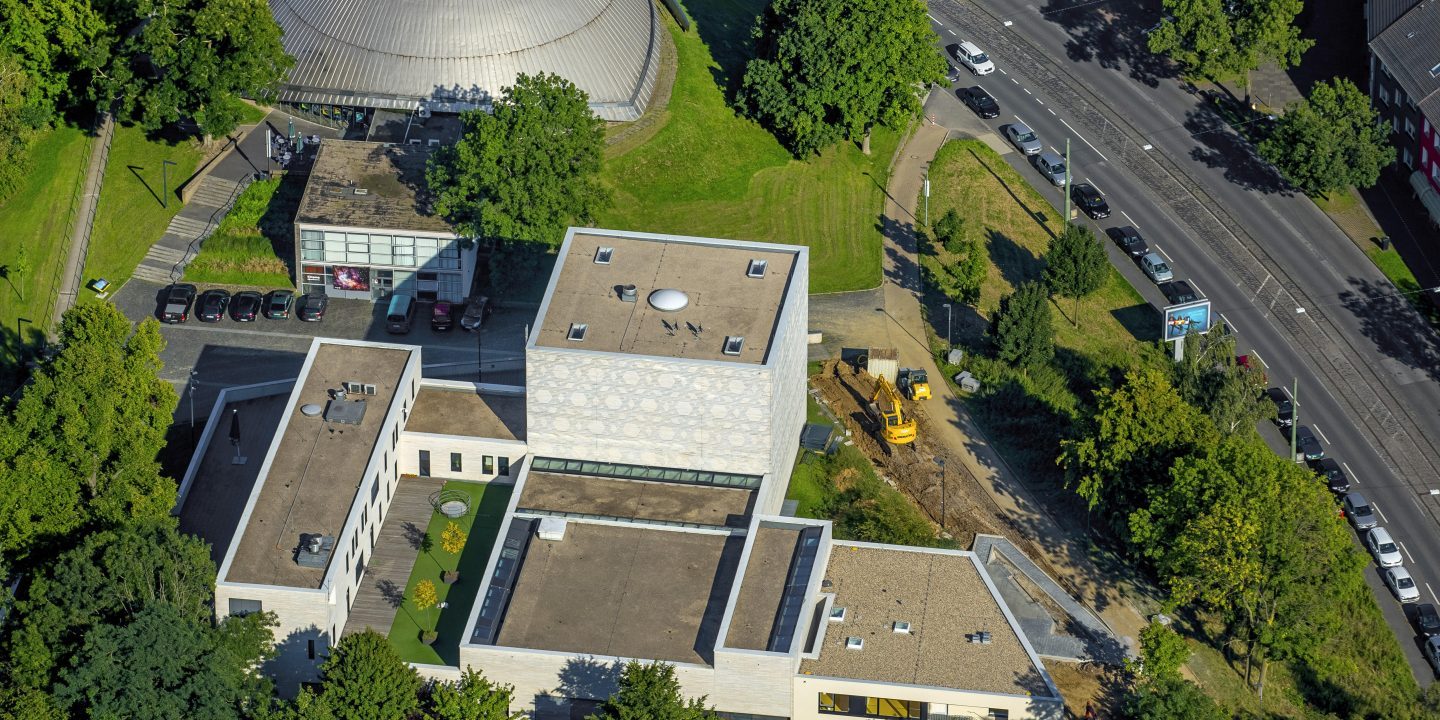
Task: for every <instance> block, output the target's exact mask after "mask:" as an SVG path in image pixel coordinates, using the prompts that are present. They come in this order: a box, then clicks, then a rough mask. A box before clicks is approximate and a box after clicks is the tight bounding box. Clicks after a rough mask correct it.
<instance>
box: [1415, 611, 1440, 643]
mask: <svg viewBox="0 0 1440 720" xmlns="http://www.w3.org/2000/svg"><path fill="white" fill-rule="evenodd" d="M1415 629H1416V630H1417V631H1419V632H1420V635H1421V637H1427V638H1433V637H1435V636H1436V635H1440V610H1436V609H1435V605H1434V604H1433V603H1421V604H1419V605H1416V606H1415Z"/></svg>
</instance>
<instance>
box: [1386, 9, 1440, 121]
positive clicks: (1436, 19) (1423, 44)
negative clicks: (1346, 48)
mask: <svg viewBox="0 0 1440 720" xmlns="http://www.w3.org/2000/svg"><path fill="white" fill-rule="evenodd" d="M1370 49H1371V51H1373V52H1374V53H1375V56H1376V57H1378V58H1380V61H1381V62H1383V63H1385V68H1386V69H1387V70H1389V71H1390V74H1391V75H1392V76H1394V78H1395V81H1396V82H1398V83H1400V87H1401V88H1403V89H1404V90H1405V94H1406V95H1409V96H1410V100H1411V101H1412V102H1414V103H1415V105H1416V106H1417V107H1419V108H1420V112H1421V113H1423V114H1424V115H1425V117H1427V118H1430V121H1431V123H1435V122H1436V121H1440V0H1425V1H1424V2H1421V3H1420V4H1418V5H1416V6H1415V7H1414V8H1411V10H1410V12H1407V13H1405V14H1404V15H1403V16H1401V17H1400V19H1399V20H1396V21H1395V22H1393V23H1391V24H1390V27H1388V28H1386V29H1385V32H1382V33H1380V36H1379V37H1377V38H1375V39H1374V40H1372V41H1371V42H1370Z"/></svg>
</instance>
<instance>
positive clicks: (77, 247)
mask: <svg viewBox="0 0 1440 720" xmlns="http://www.w3.org/2000/svg"><path fill="white" fill-rule="evenodd" d="M114 136H115V119H114V116H112V115H108V114H107V115H105V117H104V119H103V120H102V121H101V123H100V128H99V130H98V131H97V132H96V133H95V138H94V139H93V140H91V142H90V160H89V164H88V166H87V167H86V169H85V188H84V190H82V191H81V195H80V208H79V209H78V210H77V211H76V212H77V215H76V218H75V223H74V224H73V225H71V227H70V242H69V251H68V254H67V256H66V258H65V272H64V274H63V275H61V276H60V290H59V293H60V294H59V297H58V298H57V301H56V303H55V314H54V316H52V317H51V318H50V328H51V329H52V331H53V330H58V329H59V328H60V316H62V315H64V314H65V311H66V310H69V309H70V307H71V306H72V305H74V304H75V294H76V293H78V292H79V291H80V285H81V284H82V283H84V282H85V280H84V275H83V273H84V270H85V255H86V253H87V252H88V250H89V248H90V229H91V228H92V227H93V226H94V225H95V207H96V205H97V204H98V203H99V202H100V187H101V186H102V185H103V184H104V181H105V165H106V163H107V162H108V161H109V159H110V139H111V138H113V137H114Z"/></svg>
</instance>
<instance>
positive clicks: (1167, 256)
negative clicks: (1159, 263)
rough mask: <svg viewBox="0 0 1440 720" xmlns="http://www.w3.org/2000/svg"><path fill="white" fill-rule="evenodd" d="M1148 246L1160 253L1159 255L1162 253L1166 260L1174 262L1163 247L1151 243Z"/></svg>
mask: <svg viewBox="0 0 1440 720" xmlns="http://www.w3.org/2000/svg"><path fill="white" fill-rule="evenodd" d="M1150 247H1151V248H1152V249H1153V250H1155V252H1158V253H1160V254H1161V255H1164V256H1165V260H1166V261H1168V262H1172V263H1173V262H1175V261H1174V260H1173V259H1171V257H1170V253H1167V252H1165V250H1164V249H1163V248H1161V247H1160V246H1159V245H1151V246H1150Z"/></svg>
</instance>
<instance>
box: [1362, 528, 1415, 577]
mask: <svg viewBox="0 0 1440 720" xmlns="http://www.w3.org/2000/svg"><path fill="white" fill-rule="evenodd" d="M1365 548H1366V549H1367V550H1369V551H1370V554H1371V555H1374V556H1375V562H1377V563H1379V564H1380V567H1395V566H1397V565H1399V564H1401V563H1403V562H1405V558H1402V557H1400V546H1399V545H1396V544H1395V540H1394V538H1392V537H1390V531H1389V530H1386V529H1385V528H1383V527H1373V528H1370V532H1368V533H1366V534H1365Z"/></svg>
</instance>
